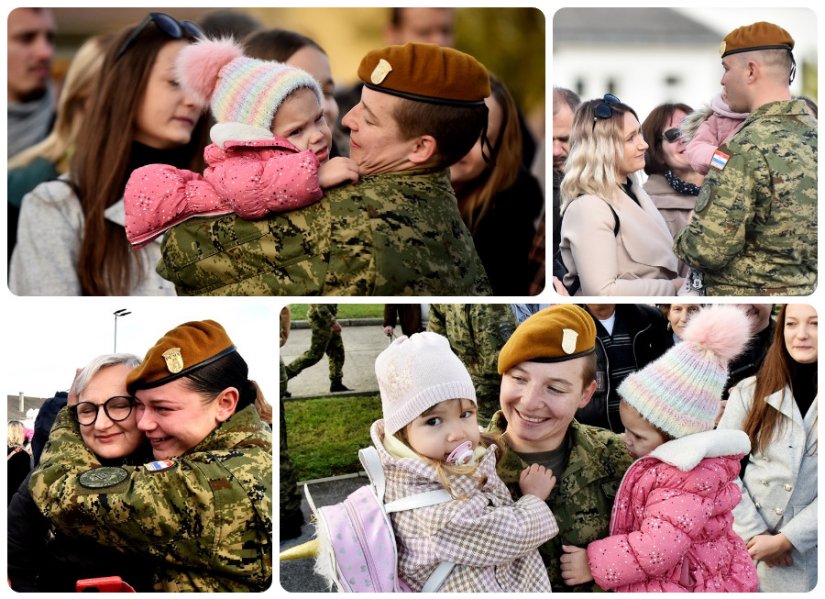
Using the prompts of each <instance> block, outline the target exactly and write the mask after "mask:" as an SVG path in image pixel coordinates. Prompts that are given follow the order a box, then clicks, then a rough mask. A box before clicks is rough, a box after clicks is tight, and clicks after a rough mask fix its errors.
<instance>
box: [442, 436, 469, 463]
mask: <svg viewBox="0 0 825 599" xmlns="http://www.w3.org/2000/svg"><path fill="white" fill-rule="evenodd" d="M472 459H473V444H472V442H471V441H464V443H462V444H461V445H459V446H458V447H456V448H455V449H453V450H452V451H451V452H450V455H448V456H447V463H448V464H455V465H458V466H461V465H463V464H466V463H467V462H469V461H470V460H472Z"/></svg>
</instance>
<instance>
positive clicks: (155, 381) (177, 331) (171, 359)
mask: <svg viewBox="0 0 825 599" xmlns="http://www.w3.org/2000/svg"><path fill="white" fill-rule="evenodd" d="M233 351H235V346H234V345H233V344H232V340H231V339H229V336H228V335H227V334H226V331H225V330H224V329H223V327H222V326H221V325H219V324H218V323H217V322H215V321H214V320H200V321H193V322H187V323H184V324H182V325H180V326H177V327H175V328H174V329H172V330H171V331H169V332H168V333H166V334H165V335H164V336H163V337H161V338H160V340H159V341H158V342H157V343H155V345H154V346H153V347H152V348H151V349H150V350H149V351H148V352H147V353H146V357H145V358H144V359H143V362H142V363H141V364H140V366H138V367H137V368H135V369H133V370H132V371H131V372H130V373H129V376H127V377H126V389H127V391H128V392H129V393H130V394H132V395H134V393H135V391H137V390H139V389H151V388H153V387H159V386H160V385H165V384H166V383H169V382H171V381H174V380H175V379H179V378H180V377H182V376H185V375H187V374H189V373H191V372H194V371H195V370H197V369H199V368H201V367H203V366H206V365H207V364H211V363H212V362H214V361H215V360H217V359H218V358H221V357H223V356H225V355H227V354H230V353H232V352H233Z"/></svg>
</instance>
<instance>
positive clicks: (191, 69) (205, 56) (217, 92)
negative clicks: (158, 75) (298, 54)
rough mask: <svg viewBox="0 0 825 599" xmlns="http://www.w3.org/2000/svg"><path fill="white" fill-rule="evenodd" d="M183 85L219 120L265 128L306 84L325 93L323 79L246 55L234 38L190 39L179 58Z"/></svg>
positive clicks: (178, 64) (178, 66) (179, 71)
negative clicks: (284, 104) (321, 84)
mask: <svg viewBox="0 0 825 599" xmlns="http://www.w3.org/2000/svg"><path fill="white" fill-rule="evenodd" d="M176 67H177V76H178V80H179V81H180V84H181V86H182V87H183V88H184V89H185V90H187V91H189V92H191V93H193V94H195V95H196V96H197V97H198V98H199V99H200V101H201V102H203V103H207V102H208V103H209V105H210V108H211V110H212V115H213V116H214V117H215V120H216V121H218V123H243V124H245V125H251V126H253V127H258V128H260V129H264V130H266V131H271V130H272V119H273V118H274V117H275V113H276V112H277V111H278V108H279V107H280V106H281V104H282V103H283V101H284V100H285V99H286V97H287V96H289V94H291V93H292V92H294V91H295V90H297V89H299V88H302V87H306V88H309V89H311V90H312V91H313V92H315V95H316V97H317V98H318V103H319V104H320V103H321V102H322V99H323V96H322V93H321V88H320V87H319V85H318V82H317V81H315V79H314V78H313V77H312V76H311V75H310V74H309V73H307V72H306V71H303V70H301V69H298V68H295V67H292V66H289V65H287V64H284V63H280V62H275V61H269V60H258V59H256V58H249V57H246V56H244V55H243V48H241V46H239V45H238V44H236V43H235V42H234V41H233V40H232V38H225V39H220V40H210V39H206V40H200V41H197V42H195V43H194V44H189V45H187V46H186V47H185V48H183V50H181V51H180V54H179V55H178V58H177V65H176Z"/></svg>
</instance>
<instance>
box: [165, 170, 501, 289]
mask: <svg viewBox="0 0 825 599" xmlns="http://www.w3.org/2000/svg"><path fill="white" fill-rule="evenodd" d="M162 252H163V257H162V259H161V261H160V263H159V264H158V268H157V270H158V272H159V273H160V275H161V276H162V277H163V278H165V279H168V280H170V281H172V282H173V283H174V284H175V288H176V290H177V293H178V295H292V296H307V295H386V296H396V295H467V296H471V295H489V294H490V287H489V283H488V281H487V275H486V274H485V272H484V268H483V267H482V265H481V261H480V260H479V258H478V254H477V253H476V250H475V246H474V245H473V239H472V237H471V236H470V233H469V232H468V231H467V227H465V226H464V223H463V222H462V220H461V216H460V214H459V212H458V203H457V201H456V198H455V194H454V193H453V189H452V187H451V185H450V177H449V171H448V170H446V169H441V170H436V171H432V170H430V171H417V172H404V173H383V174H378V175H370V176H366V177H363V178H362V179H361V180H360V181H358V183H356V184H353V185H345V186H342V187H337V188H334V189H329V190H327V191H326V193H325V196H324V198H323V199H322V200H321V201H320V202H318V203H317V204H313V205H312V206H307V207H306V208H302V209H300V210H294V211H292V212H285V213H283V214H278V215H270V216H269V217H268V218H266V219H263V220H259V221H254V222H252V221H245V220H242V219H241V218H239V217H237V216H236V215H234V214H231V215H227V216H222V217H219V218H195V219H190V220H188V221H186V222H184V223H181V224H180V225H178V226H176V227H174V228H173V229H172V230H171V231H170V232H169V234H168V235H167V236H166V238H165V239H164V241H163V246H162Z"/></svg>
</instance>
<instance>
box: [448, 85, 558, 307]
mask: <svg viewBox="0 0 825 599" xmlns="http://www.w3.org/2000/svg"><path fill="white" fill-rule="evenodd" d="M490 89H491V92H492V93H491V95H490V96H489V97H488V98H486V99H485V103H486V104H487V108H488V110H489V112H488V116H487V139H488V140H489V144H484V146H482V138H479V140H478V141H476V144H475V145H474V146H473V148H472V149H471V150H470V151H469V152H468V153H467V154H466V155H465V156H464V158H462V159H461V160H459V161H458V162H456V163H455V164H453V165H452V166H451V167H450V181H451V182H452V185H453V189H454V190H455V194H456V197H457V198H458V209H459V212H460V213H461V218H462V220H463V221H464V224H465V225H467V228H468V229H469V230H470V233H471V234H472V236H473V242H474V243H475V247H476V251H478V255H479V258H481V263H482V265H483V266H484V270H485V271H487V277H488V278H489V279H490V285H491V286H492V288H493V295H529V289H530V274H529V270H528V256H529V253H530V248H531V247H532V245H533V238H534V237H535V234H536V224H535V221H536V219H537V218H538V217H539V214H540V213H541V209H542V206H543V205H544V195H543V193H542V191H541V186H540V185H539V182H538V181H537V180H536V178H535V177H534V176H533V175H532V174H531V173H530V172H529V171H528V170H527V169H525V168H524V166H523V165H522V143H521V142H522V131H521V127H520V125H519V120H518V111H517V108H516V103H515V100H513V97H512V95H510V92H509V90H508V89H507V87H506V86H505V85H504V84H503V83H502V82H501V81H500V80H499V79H497V78H496V77H495V76H493V75H492V74H491V75H490Z"/></svg>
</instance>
